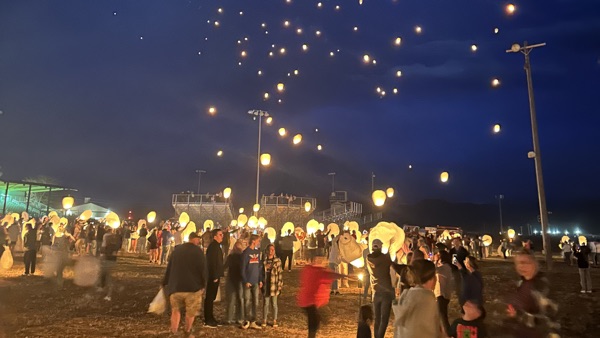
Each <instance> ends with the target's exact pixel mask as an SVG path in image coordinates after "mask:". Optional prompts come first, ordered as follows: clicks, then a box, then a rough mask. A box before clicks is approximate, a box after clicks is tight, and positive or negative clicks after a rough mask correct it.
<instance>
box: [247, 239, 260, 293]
mask: <svg viewBox="0 0 600 338" xmlns="http://www.w3.org/2000/svg"><path fill="white" fill-rule="evenodd" d="M261 270H262V269H261V262H260V250H258V249H250V247H248V248H246V250H244V252H242V283H243V284H246V283H250V284H252V285H256V284H258V282H259V281H260V271H261Z"/></svg>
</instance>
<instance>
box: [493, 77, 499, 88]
mask: <svg viewBox="0 0 600 338" xmlns="http://www.w3.org/2000/svg"><path fill="white" fill-rule="evenodd" d="M498 86H500V80H498V79H492V87H498Z"/></svg>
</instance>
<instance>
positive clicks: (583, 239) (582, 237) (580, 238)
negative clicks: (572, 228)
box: [577, 235, 588, 245]
mask: <svg viewBox="0 0 600 338" xmlns="http://www.w3.org/2000/svg"><path fill="white" fill-rule="evenodd" d="M577 239H578V240H579V245H586V244H587V242H588V241H587V238H585V236H583V235H582V236H579V237H577Z"/></svg>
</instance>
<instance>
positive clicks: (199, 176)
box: [196, 169, 206, 195]
mask: <svg viewBox="0 0 600 338" xmlns="http://www.w3.org/2000/svg"><path fill="white" fill-rule="evenodd" d="M196 174H198V195H200V180H201V179H202V174H206V171H205V170H201V169H196Z"/></svg>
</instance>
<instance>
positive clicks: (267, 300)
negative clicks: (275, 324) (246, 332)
mask: <svg viewBox="0 0 600 338" xmlns="http://www.w3.org/2000/svg"><path fill="white" fill-rule="evenodd" d="M263 303H264V306H263V317H264V318H265V320H264V321H263V323H266V322H267V317H268V316H269V308H270V307H271V304H273V320H277V296H265V298H264V299H263Z"/></svg>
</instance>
